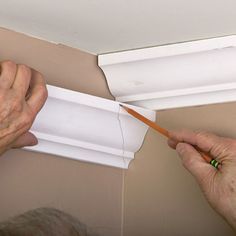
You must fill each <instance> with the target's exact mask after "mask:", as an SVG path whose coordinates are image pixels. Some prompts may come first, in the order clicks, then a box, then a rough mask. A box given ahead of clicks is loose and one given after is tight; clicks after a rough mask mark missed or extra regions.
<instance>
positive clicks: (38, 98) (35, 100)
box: [27, 70, 48, 114]
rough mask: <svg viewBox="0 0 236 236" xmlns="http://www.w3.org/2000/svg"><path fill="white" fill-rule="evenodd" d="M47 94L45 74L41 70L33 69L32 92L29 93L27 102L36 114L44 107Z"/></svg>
mask: <svg viewBox="0 0 236 236" xmlns="http://www.w3.org/2000/svg"><path fill="white" fill-rule="evenodd" d="M47 95H48V93H47V88H46V83H45V80H44V78H43V76H42V75H41V74H40V73H39V72H37V71H34V70H32V79H31V82H30V93H29V95H28V100H27V103H28V105H29V107H30V108H31V110H32V111H33V112H34V113H35V114H37V113H38V112H39V111H40V109H41V108H42V107H43V105H44V103H45V101H46V99H47Z"/></svg>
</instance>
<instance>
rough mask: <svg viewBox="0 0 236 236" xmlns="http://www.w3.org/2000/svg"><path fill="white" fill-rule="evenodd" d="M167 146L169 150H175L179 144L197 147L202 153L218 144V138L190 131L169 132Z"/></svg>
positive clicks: (205, 133)
mask: <svg viewBox="0 0 236 236" xmlns="http://www.w3.org/2000/svg"><path fill="white" fill-rule="evenodd" d="M169 135H170V139H169V141H168V144H169V146H170V147H171V148H174V149H175V148H176V146H177V144H178V143H180V142H183V143H189V144H191V145H194V146H198V147H199V148H200V149H201V150H202V151H204V152H210V151H211V149H212V148H213V147H214V146H215V145H217V144H218V143H219V142H220V137H219V136H216V135H214V134H212V133H208V132H194V131H190V130H182V131H172V132H169Z"/></svg>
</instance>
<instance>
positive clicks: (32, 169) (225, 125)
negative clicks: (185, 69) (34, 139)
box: [0, 30, 236, 236]
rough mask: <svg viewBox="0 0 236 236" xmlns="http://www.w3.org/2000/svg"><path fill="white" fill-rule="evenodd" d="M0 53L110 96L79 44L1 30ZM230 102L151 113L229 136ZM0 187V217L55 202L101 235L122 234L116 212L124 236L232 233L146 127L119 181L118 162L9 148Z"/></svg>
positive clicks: (66, 83)
mask: <svg viewBox="0 0 236 236" xmlns="http://www.w3.org/2000/svg"><path fill="white" fill-rule="evenodd" d="M0 59H12V60H16V61H17V62H21V63H26V64H29V65H31V66H32V67H35V68H36V69H38V70H40V71H41V72H42V73H44V74H45V76H46V78H47V82H48V83H49V84H53V85H57V86H62V87H65V88H69V89H74V90H77V91H81V92H85V93H89V94H93V95H97V96H102V97H106V98H110V99H112V97H111V95H110V93H109V91H108V88H107V86H106V82H105V79H104V76H103V74H102V73H101V71H100V70H99V69H98V68H97V66H96V63H97V58H96V57H95V56H92V55H89V54H87V53H83V52H81V51H79V50H75V49H72V48H68V47H65V46H62V45H53V44H50V43H48V42H43V41H40V40H37V39H32V38H29V37H26V36H23V35H21V34H17V33H13V32H10V31H6V30H0ZM235 107H236V104H235V103H231V104H222V105H212V106H205V107H196V108H185V109H176V110H167V111H162V112H158V117H157V121H158V122H159V124H161V125H163V126H164V127H166V128H169V129H175V128H179V127H186V128H192V129H207V130H211V131H215V132H217V133H219V134H224V135H229V136H232V137H233V136H236V135H235V132H236V126H234V124H235V120H236V109H235ZM0 187H1V191H0V220H3V219H6V218H7V217H9V216H11V215H14V214H17V213H20V212H23V211H25V210H27V209H31V208H34V207H39V206H54V207H57V208H60V209H62V210H65V211H67V212H69V213H71V214H73V215H75V216H77V217H78V218H79V219H81V221H83V222H84V223H86V224H87V225H88V226H89V227H90V228H91V229H92V231H94V232H97V233H99V234H100V235H105V236H106V235H107V236H108V235H109V236H118V235H121V232H122V220H121V219H122V217H124V222H123V224H124V235H125V236H139V235H140V236H156V235H158V236H199V235H201V236H213V235H214V236H223V235H227V236H230V235H233V233H232V231H231V229H230V228H229V226H228V225H227V224H226V223H225V222H224V221H223V220H222V219H221V218H220V217H219V216H218V215H217V214H216V213H215V212H214V211H213V210H212V209H211V208H210V207H209V206H208V204H207V203H206V201H205V200H204V198H203V196H202V194H201V192H200V191H199V188H198V186H197V184H196V183H195V181H194V180H193V178H192V177H191V176H190V174H188V173H187V171H185V170H184V169H183V167H182V166H181V163H180V161H179V159H178V158H177V155H176V153H175V152H174V151H172V150H170V149H169V148H168V147H167V145H166V140H165V139H164V138H163V137H160V136H159V135H158V134H157V133H155V132H154V131H152V130H150V131H149V132H148V134H147V136H146V139H145V142H144V145H143V147H142V149H141V150H140V151H139V153H138V154H137V155H136V158H135V160H134V161H133V162H132V163H131V165H130V168H129V170H127V171H125V172H124V186H123V171H122V170H120V169H116V168H109V167H104V166H99V165H94V164H87V163H83V162H79V161H73V160H68V159H64V158H59V157H55V156H50V155H44V154H36V153H32V152H26V151H23V150H13V151H10V152H8V153H7V154H5V155H4V156H3V157H2V158H1V159H0ZM123 190H124V202H123V201H122V199H123V198H122V192H123ZM122 204H124V208H122ZM122 211H123V213H124V214H122Z"/></svg>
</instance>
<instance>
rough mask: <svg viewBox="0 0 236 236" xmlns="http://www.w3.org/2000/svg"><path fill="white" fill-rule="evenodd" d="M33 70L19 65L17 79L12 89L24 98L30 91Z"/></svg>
mask: <svg viewBox="0 0 236 236" xmlns="http://www.w3.org/2000/svg"><path fill="white" fill-rule="evenodd" d="M31 74H32V72H31V69H30V68H29V67H28V66H26V65H18V66H17V72H16V77H15V80H14V83H13V85H12V88H13V89H14V90H15V91H16V93H18V94H19V95H20V97H22V98H24V97H25V96H26V93H27V91H28V89H29V84H30V80H31Z"/></svg>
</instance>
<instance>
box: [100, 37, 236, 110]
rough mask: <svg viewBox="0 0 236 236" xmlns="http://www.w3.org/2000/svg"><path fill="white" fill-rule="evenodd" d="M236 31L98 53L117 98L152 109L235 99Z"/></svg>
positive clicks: (101, 65) (110, 86) (111, 89)
mask: <svg viewBox="0 0 236 236" xmlns="http://www.w3.org/2000/svg"><path fill="white" fill-rule="evenodd" d="M235 61H236V35H232V36H226V37H220V38H213V39H206V40H199V41H193V42H186V43H179V44H172V45H166V46H159V47H152V48H144V49H137V50H131V51H124V52H118V53H110V54H104V55H100V56H99V66H100V67H101V68H102V70H103V71H104V73H105V76H106V79H107V82H108V85H109V88H110V91H111V93H112V94H113V95H114V96H115V98H116V100H117V101H120V102H125V103H128V104H132V105H137V106H141V107H145V108H148V109H152V110H162V109H168V108H178V107H186V106H196V105H206V104H215V103H223V102H232V101H236V79H235V78H236V66H235Z"/></svg>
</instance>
